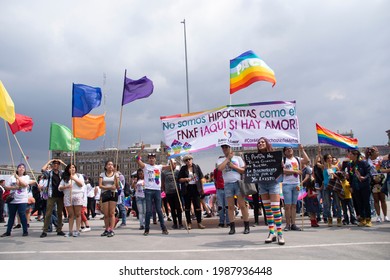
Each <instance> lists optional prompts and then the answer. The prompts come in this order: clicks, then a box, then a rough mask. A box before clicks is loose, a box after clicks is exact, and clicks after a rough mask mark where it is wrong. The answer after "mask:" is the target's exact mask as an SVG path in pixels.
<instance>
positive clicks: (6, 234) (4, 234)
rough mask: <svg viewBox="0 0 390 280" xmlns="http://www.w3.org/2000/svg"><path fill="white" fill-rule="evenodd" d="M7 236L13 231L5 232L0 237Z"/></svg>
mask: <svg viewBox="0 0 390 280" xmlns="http://www.w3.org/2000/svg"><path fill="white" fill-rule="evenodd" d="M6 236H11V233H8V232H5V233H3V234H2V235H0V237H6Z"/></svg>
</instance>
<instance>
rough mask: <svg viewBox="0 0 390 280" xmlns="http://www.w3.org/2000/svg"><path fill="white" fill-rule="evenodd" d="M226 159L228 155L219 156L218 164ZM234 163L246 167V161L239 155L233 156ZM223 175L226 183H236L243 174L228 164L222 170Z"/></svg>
mask: <svg viewBox="0 0 390 280" xmlns="http://www.w3.org/2000/svg"><path fill="white" fill-rule="evenodd" d="M225 160H226V157H223V158H219V159H218V161H217V165H220V164H221V163H222V162H224V161H225ZM231 162H232V164H234V165H235V166H238V167H244V166H245V163H244V161H243V160H242V158H241V157H239V156H233V157H232V159H231ZM222 177H223V180H224V182H225V183H234V182H237V181H238V180H240V179H241V174H240V173H238V171H236V170H235V169H232V168H230V167H229V166H228V165H226V167H225V169H224V170H222Z"/></svg>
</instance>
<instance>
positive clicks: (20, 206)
mask: <svg viewBox="0 0 390 280" xmlns="http://www.w3.org/2000/svg"><path fill="white" fill-rule="evenodd" d="M26 209H27V203H17V204H12V203H8V214H9V218H8V224H7V233H9V234H11V231H12V227H13V226H14V222H15V216H16V212H18V214H19V217H20V221H21V223H22V227H23V233H27V218H26Z"/></svg>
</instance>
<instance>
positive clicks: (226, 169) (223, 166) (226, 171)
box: [217, 145, 249, 234]
mask: <svg viewBox="0 0 390 280" xmlns="http://www.w3.org/2000/svg"><path fill="white" fill-rule="evenodd" d="M221 148H222V152H223V154H224V155H225V156H224V157H221V158H219V159H218V161H217V166H218V170H220V171H222V176H223V180H224V182H225V195H226V198H227V201H228V215H229V220H230V231H229V234H235V233H236V226H235V223H234V218H235V215H234V208H235V207H234V196H237V201H238V205H239V206H240V210H241V212H242V216H243V219H244V225H245V230H244V234H248V233H249V213H248V207H247V206H246V203H245V200H244V196H243V195H241V193H240V185H239V183H238V181H239V180H241V174H244V172H245V163H244V161H243V159H242V158H241V157H239V156H235V155H234V153H233V151H232V150H231V147H230V146H229V145H222V146H221Z"/></svg>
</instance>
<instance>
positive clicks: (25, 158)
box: [14, 134, 38, 183]
mask: <svg viewBox="0 0 390 280" xmlns="http://www.w3.org/2000/svg"><path fill="white" fill-rule="evenodd" d="M14 138H15V141H16V144H18V147H19V150H20V152H21V153H22V156H23V158H24V160H25V162H26V164H27V166H28V169H29V170H30V172H31V175H32V176H33V178H34V181H35V182H36V183H38V180H37V178H36V177H35V174H34V172H33V170H32V168H31V166H30V164H29V162H28V160H27V157H26V155H25V154H24V152H23V149H22V147H21V146H20V143H19V141H18V138H16V135H15V134H14Z"/></svg>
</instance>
